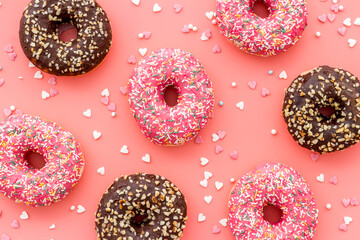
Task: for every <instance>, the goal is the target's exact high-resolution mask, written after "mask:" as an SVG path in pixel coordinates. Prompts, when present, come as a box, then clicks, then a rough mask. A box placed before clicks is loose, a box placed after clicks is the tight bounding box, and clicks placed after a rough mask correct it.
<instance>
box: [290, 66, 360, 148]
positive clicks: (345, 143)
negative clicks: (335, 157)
mask: <svg viewBox="0 0 360 240" xmlns="http://www.w3.org/2000/svg"><path fill="white" fill-rule="evenodd" d="M324 107H331V108H332V109H333V110H334V112H333V113H332V114H331V115H330V116H323V115H322V114H321V112H320V111H319V109H321V108H324ZM283 117H284V119H285V122H286V123H287V125H288V130H289V132H290V134H291V135H292V136H293V138H294V139H295V141H296V142H298V143H299V144H300V145H301V146H303V147H305V148H308V149H310V150H312V151H315V152H319V153H321V154H323V153H327V152H334V151H338V150H343V149H345V148H347V147H350V146H351V145H353V144H355V143H357V142H359V141H360V84H359V80H358V79H357V77H355V76H354V75H353V74H351V73H349V72H348V71H345V70H343V69H340V68H332V67H329V66H320V67H318V68H315V69H313V70H311V71H308V72H305V73H302V74H301V75H300V76H299V77H297V78H296V79H295V80H294V81H293V82H292V84H291V85H290V87H289V88H288V89H287V91H286V94H285V99H284V102H283Z"/></svg>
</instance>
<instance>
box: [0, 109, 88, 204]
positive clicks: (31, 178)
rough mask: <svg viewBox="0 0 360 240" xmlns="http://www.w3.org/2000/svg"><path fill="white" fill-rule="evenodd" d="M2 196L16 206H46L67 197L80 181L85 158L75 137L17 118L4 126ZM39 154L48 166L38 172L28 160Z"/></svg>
mask: <svg viewBox="0 0 360 240" xmlns="http://www.w3.org/2000/svg"><path fill="white" fill-rule="evenodd" d="M0 141H1V145H0V193H2V194H4V195H5V196H7V197H9V198H10V199H13V200H14V201H15V202H19V203H25V204H26V205H30V206H34V207H37V206H46V205H50V204H51V203H53V202H57V201H60V200H61V199H63V198H64V197H66V196H67V195H68V193H69V191H70V190H72V189H73V187H74V186H75V185H76V183H77V182H78V181H79V179H80V177H81V174H82V172H83V167H84V159H83V154H82V152H81V151H80V148H79V144H78V143H77V142H76V141H75V138H74V137H73V135H72V134H71V133H70V132H68V131H65V130H64V129H62V128H61V127H59V126H57V125H56V124H55V123H53V122H49V121H45V120H42V119H40V118H39V117H34V116H30V115H27V114H16V115H12V116H10V117H9V118H7V119H6V120H5V121H4V122H2V123H0ZM30 151H32V152H36V153H39V154H41V155H42V156H43V158H44V160H45V162H46V164H45V166H44V167H42V168H41V169H35V168H33V167H32V166H30V165H29V163H28V162H27V161H26V160H25V156H26V153H28V152H30Z"/></svg>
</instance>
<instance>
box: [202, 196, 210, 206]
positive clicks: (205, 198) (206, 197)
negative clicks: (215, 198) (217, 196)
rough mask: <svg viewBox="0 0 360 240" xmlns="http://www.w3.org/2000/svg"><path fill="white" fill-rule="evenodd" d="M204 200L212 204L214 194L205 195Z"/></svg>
mask: <svg viewBox="0 0 360 240" xmlns="http://www.w3.org/2000/svg"><path fill="white" fill-rule="evenodd" d="M204 200H205V202H206V203H207V204H210V203H211V201H212V196H205V197H204Z"/></svg>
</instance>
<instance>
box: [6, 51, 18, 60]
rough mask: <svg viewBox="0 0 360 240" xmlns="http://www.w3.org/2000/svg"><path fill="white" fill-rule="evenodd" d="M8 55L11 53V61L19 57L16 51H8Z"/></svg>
mask: <svg viewBox="0 0 360 240" xmlns="http://www.w3.org/2000/svg"><path fill="white" fill-rule="evenodd" d="M8 55H9V58H10V60H11V61H15V58H16V57H17V54H16V53H14V52H13V53H8Z"/></svg>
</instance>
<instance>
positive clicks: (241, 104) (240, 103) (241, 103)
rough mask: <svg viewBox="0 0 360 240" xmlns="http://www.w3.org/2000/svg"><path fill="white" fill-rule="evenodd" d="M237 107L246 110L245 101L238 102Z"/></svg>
mask: <svg viewBox="0 0 360 240" xmlns="http://www.w3.org/2000/svg"><path fill="white" fill-rule="evenodd" d="M236 107H237V108H239V109H240V110H244V102H238V103H237V104H236Z"/></svg>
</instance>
